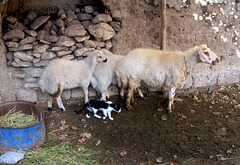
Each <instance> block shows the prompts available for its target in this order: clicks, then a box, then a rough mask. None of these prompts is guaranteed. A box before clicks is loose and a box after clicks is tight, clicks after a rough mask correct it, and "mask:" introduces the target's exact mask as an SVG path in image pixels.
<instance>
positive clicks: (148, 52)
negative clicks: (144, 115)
mask: <svg viewBox="0 0 240 165" xmlns="http://www.w3.org/2000/svg"><path fill="white" fill-rule="evenodd" d="M201 61H202V62H205V63H209V64H213V65H216V64H217V63H219V57H218V56H217V55H216V54H215V53H214V52H212V51H211V50H210V49H209V48H208V47H207V45H200V46H195V47H194V48H191V49H189V50H187V51H186V52H181V51H161V50H154V49H135V50H133V51H131V52H129V53H128V54H127V56H126V57H125V58H124V59H123V60H122V61H121V62H120V63H119V64H118V66H117V69H116V75H117V81H118V86H119V87H120V88H122V90H123V88H127V87H128V96H127V100H126V106H127V107H129V108H130V103H131V102H133V101H134V98H133V91H134V88H135V87H136V86H139V84H140V83H141V81H143V82H144V84H146V85H147V86H149V87H154V88H160V87H163V86H165V87H166V88H167V90H168V97H169V103H168V112H169V113H172V106H173V101H174V96H175V90H176V89H177V88H179V87H181V86H182V85H183V83H184V82H185V80H186V78H187V73H188V71H190V69H191V68H192V67H193V66H194V65H196V64H197V63H199V62H201Z"/></svg>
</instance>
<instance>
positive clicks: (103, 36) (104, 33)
mask: <svg viewBox="0 0 240 165" xmlns="http://www.w3.org/2000/svg"><path fill="white" fill-rule="evenodd" d="M88 31H89V33H91V34H92V35H93V36H94V37H96V38H97V39H100V40H103V41H105V40H110V39H111V38H112V37H113V36H114V35H115V34H116V32H115V31H114V29H113V28H112V27H111V26H110V25H109V24H107V23H99V24H96V25H89V27H88Z"/></svg>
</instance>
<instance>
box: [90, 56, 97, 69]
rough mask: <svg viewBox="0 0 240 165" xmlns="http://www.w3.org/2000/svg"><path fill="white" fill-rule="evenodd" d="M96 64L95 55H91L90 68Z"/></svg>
mask: <svg viewBox="0 0 240 165" xmlns="http://www.w3.org/2000/svg"><path fill="white" fill-rule="evenodd" d="M96 64H97V56H92V57H91V60H90V68H91V69H94V68H95V66H96Z"/></svg>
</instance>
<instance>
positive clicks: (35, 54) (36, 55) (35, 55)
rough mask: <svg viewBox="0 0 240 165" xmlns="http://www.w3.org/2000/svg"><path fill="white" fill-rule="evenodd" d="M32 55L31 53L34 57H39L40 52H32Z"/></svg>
mask: <svg viewBox="0 0 240 165" xmlns="http://www.w3.org/2000/svg"><path fill="white" fill-rule="evenodd" d="M32 55H33V57H36V58H40V57H41V54H39V53H33V54H32Z"/></svg>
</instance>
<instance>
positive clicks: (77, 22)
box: [67, 19, 81, 26]
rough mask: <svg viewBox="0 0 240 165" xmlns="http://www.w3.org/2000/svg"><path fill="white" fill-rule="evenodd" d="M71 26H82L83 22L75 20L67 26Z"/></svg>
mask: <svg viewBox="0 0 240 165" xmlns="http://www.w3.org/2000/svg"><path fill="white" fill-rule="evenodd" d="M71 25H81V22H80V21H79V20H76V19H74V20H72V21H71V22H70V23H68V24H67V26H71Z"/></svg>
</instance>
